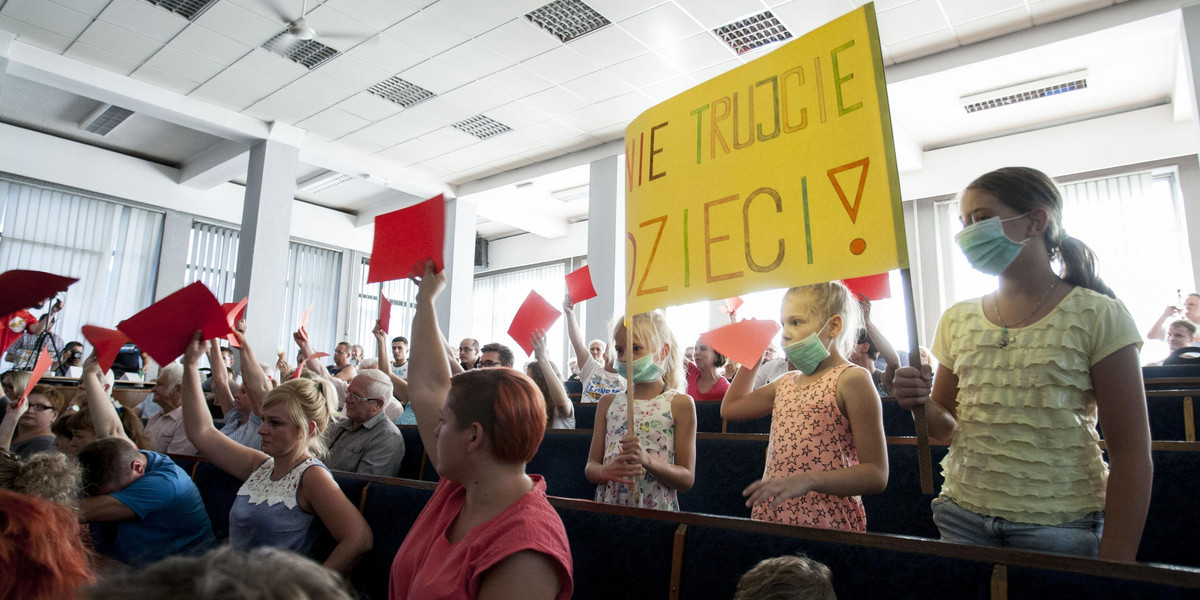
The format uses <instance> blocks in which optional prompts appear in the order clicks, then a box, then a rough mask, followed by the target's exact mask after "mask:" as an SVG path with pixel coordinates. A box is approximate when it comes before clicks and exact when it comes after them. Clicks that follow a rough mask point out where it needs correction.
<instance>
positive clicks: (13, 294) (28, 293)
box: [0, 269, 79, 315]
mask: <svg viewBox="0 0 1200 600" xmlns="http://www.w3.org/2000/svg"><path fill="white" fill-rule="evenodd" d="M76 281H79V280H78V279H75V278H74V277H63V276H61V275H55V274H53V273H44V272H42V271H24V270H20V269H18V270H15V271H5V272H4V273H0V315H7V314H9V313H12V312H16V311H18V310H24V309H26V308H32V307H33V305H34V304H37V303H38V302H41V301H43V300H45V299H46V298H49V297H51V296H53V295H55V294H57V293H59V292H61V291H63V290H66V289H67V286H69V285H71V284H72V283H75V282H76Z"/></svg>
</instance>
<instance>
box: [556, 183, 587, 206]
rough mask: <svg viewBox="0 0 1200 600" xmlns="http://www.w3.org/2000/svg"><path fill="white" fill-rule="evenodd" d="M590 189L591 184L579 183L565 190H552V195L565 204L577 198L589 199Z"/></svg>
mask: <svg viewBox="0 0 1200 600" xmlns="http://www.w3.org/2000/svg"><path fill="white" fill-rule="evenodd" d="M588 189H590V186H588V185H579V186H575V187H573V188H567V189H565V190H558V191H557V192H550V197H551V198H554V199H555V200H558V201H559V202H562V203H563V204H566V203H568V202H574V201H576V200H587V199H588Z"/></svg>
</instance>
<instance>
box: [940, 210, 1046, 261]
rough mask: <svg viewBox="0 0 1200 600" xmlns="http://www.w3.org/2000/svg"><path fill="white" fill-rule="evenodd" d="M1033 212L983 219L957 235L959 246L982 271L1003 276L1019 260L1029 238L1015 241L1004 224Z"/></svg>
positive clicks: (955, 239) (956, 239) (955, 237)
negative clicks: (1006, 230) (1009, 266)
mask: <svg viewBox="0 0 1200 600" xmlns="http://www.w3.org/2000/svg"><path fill="white" fill-rule="evenodd" d="M1028 215H1029V213H1025V214H1023V215H1019V216H1016V217H1012V218H1010V219H1000V218H999V217H992V218H990V219H983V220H982V221H977V222H975V223H972V224H971V225H968V226H967V227H964V228H963V230H962V231H960V232H958V234H957V235H955V236H954V241H955V242H958V247H959V248H962V251H963V254H965V255H966V256H967V262H969V263H971V266H972V267H975V269H976V270H978V271H980V272H981V273H987V274H988V275H999V274H1001V273H1003V272H1004V270H1005V269H1007V268H1008V265H1011V264H1012V262H1013V261H1014V260H1016V259H1017V255H1018V254H1020V253H1021V249H1022V248H1024V247H1025V242H1026V240H1021V241H1019V242H1017V241H1013V240H1012V239H1011V238H1009V237H1008V235H1007V234H1005V233H1004V225H1003V224H1004V223H1006V222H1008V221H1012V220H1015V219H1020V218H1022V217H1025V216H1028Z"/></svg>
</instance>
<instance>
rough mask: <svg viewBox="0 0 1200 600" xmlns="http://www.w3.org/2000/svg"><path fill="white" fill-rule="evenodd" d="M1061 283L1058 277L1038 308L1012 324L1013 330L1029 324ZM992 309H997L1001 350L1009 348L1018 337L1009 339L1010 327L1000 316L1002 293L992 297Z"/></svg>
mask: <svg viewBox="0 0 1200 600" xmlns="http://www.w3.org/2000/svg"><path fill="white" fill-rule="evenodd" d="M1059 281H1061V280H1060V279H1059V278H1057V277H1055V278H1054V283H1052V284H1050V287H1049V289H1047V290H1046V293H1044V294H1042V299H1041V300H1038V303H1037V306H1034V307H1033V310H1031V311H1029V314H1028V315H1026V317H1025V318H1024V319H1021V320H1020V321H1017V322H1016V323H1013V324H1012V327H1013V329H1016V328H1018V327H1023V326H1024V325H1026V324H1027V322H1028V321H1029V320H1030V319H1032V318H1033V315H1036V314H1037V312H1038V311H1039V310H1041V309H1042V306H1043V305H1044V304H1046V299H1047V298H1049V297H1050V292H1053V291H1054V288H1056V287H1058V282H1059ZM992 307H993V308H995V310H996V320H997V321H1000V344H999V346H1000V348H1001V349H1005V348H1008V346H1009V344H1014V343H1016V341H1017V337H1016V336H1015V335H1014V336H1012V337H1009V335H1008V327H1009V326H1008V325H1007V324H1005V322H1004V317H1003V316H1001V315H1000V292H996V294H995V295H994V296H992Z"/></svg>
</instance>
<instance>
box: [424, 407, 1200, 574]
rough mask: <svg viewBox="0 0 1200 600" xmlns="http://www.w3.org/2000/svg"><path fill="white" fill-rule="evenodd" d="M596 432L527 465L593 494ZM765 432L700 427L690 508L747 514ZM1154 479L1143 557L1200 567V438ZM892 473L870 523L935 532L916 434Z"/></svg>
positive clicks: (1167, 454) (566, 490) (1180, 448)
mask: <svg viewBox="0 0 1200 600" xmlns="http://www.w3.org/2000/svg"><path fill="white" fill-rule="evenodd" d="M400 429H401V433H402V434H403V435H404V443H405V448H406V451H405V454H404V462H403V463H402V464H401V468H400V477H402V478H408V479H418V480H424V481H431V482H435V481H437V480H438V475H437V472H436V470H435V469H434V468H433V466H432V465H430V464H429V461H428V458H427V457H425V456H424V446H423V445H422V444H421V438H420V435H419V434H418V433H417V429H416V427H413V426H405V427H401V428H400ZM590 442H591V434H590V432H587V431H580V430H551V431H548V432H546V435H545V437H544V438H543V440H542V445H541V448H539V449H538V453H537V455H536V456H534V458H533V460H532V461H530V463H529V465H528V466H527V468H526V470H527V471H528V472H529V473H538V474H540V475H543V476H544V477H545V478H546V482H547V492H548V493H549V494H550V495H552V496H561V497H565V498H579V499H592V498H593V497H594V494H595V491H596V486H595V484H593V483H591V482H589V481H588V480H587V479H586V478H585V477H584V475H583V468H584V465H586V464H587V454H588V446H589V444H590ZM766 451H767V436H766V435H761V434H719V433H700V434H697V436H696V481H695V485H694V486H693V487H692V489H691V491H688V492H686V493H683V494H680V496H679V504H680V508H681V509H683V510H684V511H687V512H693V513H702V514H709V515H721V516H728V517H741V518H749V517H750V509H749V508H747V507H746V506H745V503H744V502H745V500H744V498H743V497H742V494H741V492H742V490H743V489H745V487H746V486H747V485H749V484H750V482H752V481H755V480H757V479H760V478H761V477H762V474H763V469H764V467H765V463H766ZM930 453H931V455H932V459H933V460H932V468H933V480H934V489H935V490H940V489H941V486H942V481H943V480H942V473H941V461H942V459H943V458H944V457H945V455H946V446H943V445H937V444H934V445H932V446H931V448H930ZM1152 455H1153V460H1154V483H1153V489H1152V490H1151V500H1150V512H1149V515H1148V517H1147V520H1146V530H1145V534H1144V535H1143V536H1142V545H1141V549H1140V551H1139V553H1138V559H1139V560H1141V561H1144V562H1161V563H1172V564H1180V565H1190V566H1195V567H1200V544H1197V543H1196V539H1197V538H1198V537H1200V525H1198V524H1200V502H1197V500H1196V499H1197V498H1200V443H1197V442H1154V444H1153V450H1152ZM888 466H889V478H888V486H887V489H886V490H884V492H883V493H881V494H873V495H868V496H864V497H863V504H864V505H865V507H866V510H867V529H868V531H872V532H879V533H889V534H896V535H907V536H916V537H924V538H937V537H938V532H937V527H936V526H934V524H933V513H932V511H931V509H930V506H929V503H930V501H931V500H933V498H934V496H933V495H930V494H922V493H921V486H920V476H919V469H918V457H917V446H916V440H915V439H913V438H903V437H890V438H888Z"/></svg>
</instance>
